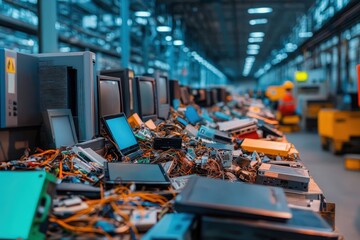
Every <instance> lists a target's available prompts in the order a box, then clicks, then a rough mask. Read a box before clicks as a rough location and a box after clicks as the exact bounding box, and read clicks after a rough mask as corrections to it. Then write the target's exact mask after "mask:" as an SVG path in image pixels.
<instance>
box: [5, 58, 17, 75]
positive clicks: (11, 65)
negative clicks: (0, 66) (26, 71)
mask: <svg viewBox="0 0 360 240" xmlns="http://www.w3.org/2000/svg"><path fill="white" fill-rule="evenodd" d="M5 63H6V66H5V69H6V72H7V73H16V66H15V58H12V57H6V62H5Z"/></svg>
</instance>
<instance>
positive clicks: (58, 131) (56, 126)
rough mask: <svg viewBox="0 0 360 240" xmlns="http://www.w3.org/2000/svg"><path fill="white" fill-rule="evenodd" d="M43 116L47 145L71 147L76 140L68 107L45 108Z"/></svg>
mask: <svg viewBox="0 0 360 240" xmlns="http://www.w3.org/2000/svg"><path fill="white" fill-rule="evenodd" d="M43 117H44V124H45V128H46V130H47V132H48V135H49V137H50V138H49V144H48V145H49V147H53V148H54V147H55V148H60V147H64V146H66V147H71V146H73V145H75V144H76V143H77V142H78V139H77V136H76V131H75V126H74V120H73V117H72V114H71V110H70V109H47V110H46V111H45V112H44V115H43Z"/></svg>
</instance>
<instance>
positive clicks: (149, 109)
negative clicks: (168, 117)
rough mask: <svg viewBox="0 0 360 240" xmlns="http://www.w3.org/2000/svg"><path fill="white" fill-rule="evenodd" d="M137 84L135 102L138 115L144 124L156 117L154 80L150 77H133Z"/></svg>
mask: <svg viewBox="0 0 360 240" xmlns="http://www.w3.org/2000/svg"><path fill="white" fill-rule="evenodd" d="M135 81H136V84H137V90H138V91H137V100H138V102H139V103H140V104H139V110H140V111H139V115H140V117H141V119H142V120H143V121H144V122H145V121H147V120H149V119H152V120H154V121H155V120H156V119H157V117H158V106H157V89H156V83H155V79H154V78H151V77H144V76H137V77H135Z"/></svg>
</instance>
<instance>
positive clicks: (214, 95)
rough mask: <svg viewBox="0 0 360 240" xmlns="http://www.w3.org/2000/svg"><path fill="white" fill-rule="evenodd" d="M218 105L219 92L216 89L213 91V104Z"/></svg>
mask: <svg viewBox="0 0 360 240" xmlns="http://www.w3.org/2000/svg"><path fill="white" fill-rule="evenodd" d="M217 103H218V95H217V90H216V89H215V88H213V89H211V104H212V105H214V104H217Z"/></svg>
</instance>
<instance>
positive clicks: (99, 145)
mask: <svg viewBox="0 0 360 240" xmlns="http://www.w3.org/2000/svg"><path fill="white" fill-rule="evenodd" d="M75 146H77V147H82V148H84V149H85V148H91V149H92V150H94V151H95V152H96V153H97V154H99V155H100V156H104V152H105V138H103V137H98V138H95V139H91V140H88V141H85V142H82V143H77V144H76V145H75Z"/></svg>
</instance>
